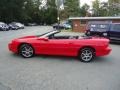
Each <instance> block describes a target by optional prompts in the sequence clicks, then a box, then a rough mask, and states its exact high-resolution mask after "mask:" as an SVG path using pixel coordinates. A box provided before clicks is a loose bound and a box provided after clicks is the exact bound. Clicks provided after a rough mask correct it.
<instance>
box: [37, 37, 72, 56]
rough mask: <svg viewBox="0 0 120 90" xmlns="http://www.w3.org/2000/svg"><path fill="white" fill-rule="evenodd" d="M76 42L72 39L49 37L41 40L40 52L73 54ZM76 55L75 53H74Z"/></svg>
mask: <svg viewBox="0 0 120 90" xmlns="http://www.w3.org/2000/svg"><path fill="white" fill-rule="evenodd" d="M73 47H74V44H73V40H71V39H48V40H40V43H39V48H38V49H39V50H38V51H39V54H48V55H68V56H69V55H70V56H71V55H73V54H72V50H73ZM73 56H74V55H73Z"/></svg>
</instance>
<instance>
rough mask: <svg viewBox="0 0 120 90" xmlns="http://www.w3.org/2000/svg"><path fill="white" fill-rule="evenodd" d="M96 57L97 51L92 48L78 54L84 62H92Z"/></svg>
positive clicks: (82, 50)
mask: <svg viewBox="0 0 120 90" xmlns="http://www.w3.org/2000/svg"><path fill="white" fill-rule="evenodd" d="M94 56H95V51H94V50H93V49H91V48H83V49H81V50H80V52H79V54H78V58H79V59H80V61H82V62H90V61H92V59H93V58H94Z"/></svg>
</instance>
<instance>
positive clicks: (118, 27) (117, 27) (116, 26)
mask: <svg viewBox="0 0 120 90" xmlns="http://www.w3.org/2000/svg"><path fill="white" fill-rule="evenodd" d="M111 30H112V31H119V32H120V24H114V25H112V29H111Z"/></svg>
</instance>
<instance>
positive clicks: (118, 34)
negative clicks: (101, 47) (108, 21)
mask: <svg viewBox="0 0 120 90" xmlns="http://www.w3.org/2000/svg"><path fill="white" fill-rule="evenodd" d="M109 36H110V39H115V40H120V24H112V25H111V29H110V31H109Z"/></svg>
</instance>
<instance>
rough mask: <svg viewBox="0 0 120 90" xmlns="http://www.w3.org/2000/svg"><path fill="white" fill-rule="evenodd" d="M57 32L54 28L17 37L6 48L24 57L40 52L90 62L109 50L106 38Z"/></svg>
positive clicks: (106, 53)
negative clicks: (41, 32) (37, 33)
mask: <svg viewBox="0 0 120 90" xmlns="http://www.w3.org/2000/svg"><path fill="white" fill-rule="evenodd" d="M59 33H60V31H57V30H54V31H50V32H47V33H44V34H42V35H34V36H25V37H21V38H17V39H14V40H12V41H11V42H10V43H9V45H8V48H9V50H10V51H12V52H14V53H17V54H19V55H21V56H22V57H24V58H30V57H33V56H34V55H40V54H41V55H61V56H76V57H78V58H79V60H80V61H83V62H90V61H91V60H93V58H94V57H95V56H104V55H108V54H109V53H110V52H111V48H110V47H109V40H108V39H106V38H99V37H91V36H79V35H78V36H75V35H74V36H71V35H59Z"/></svg>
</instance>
